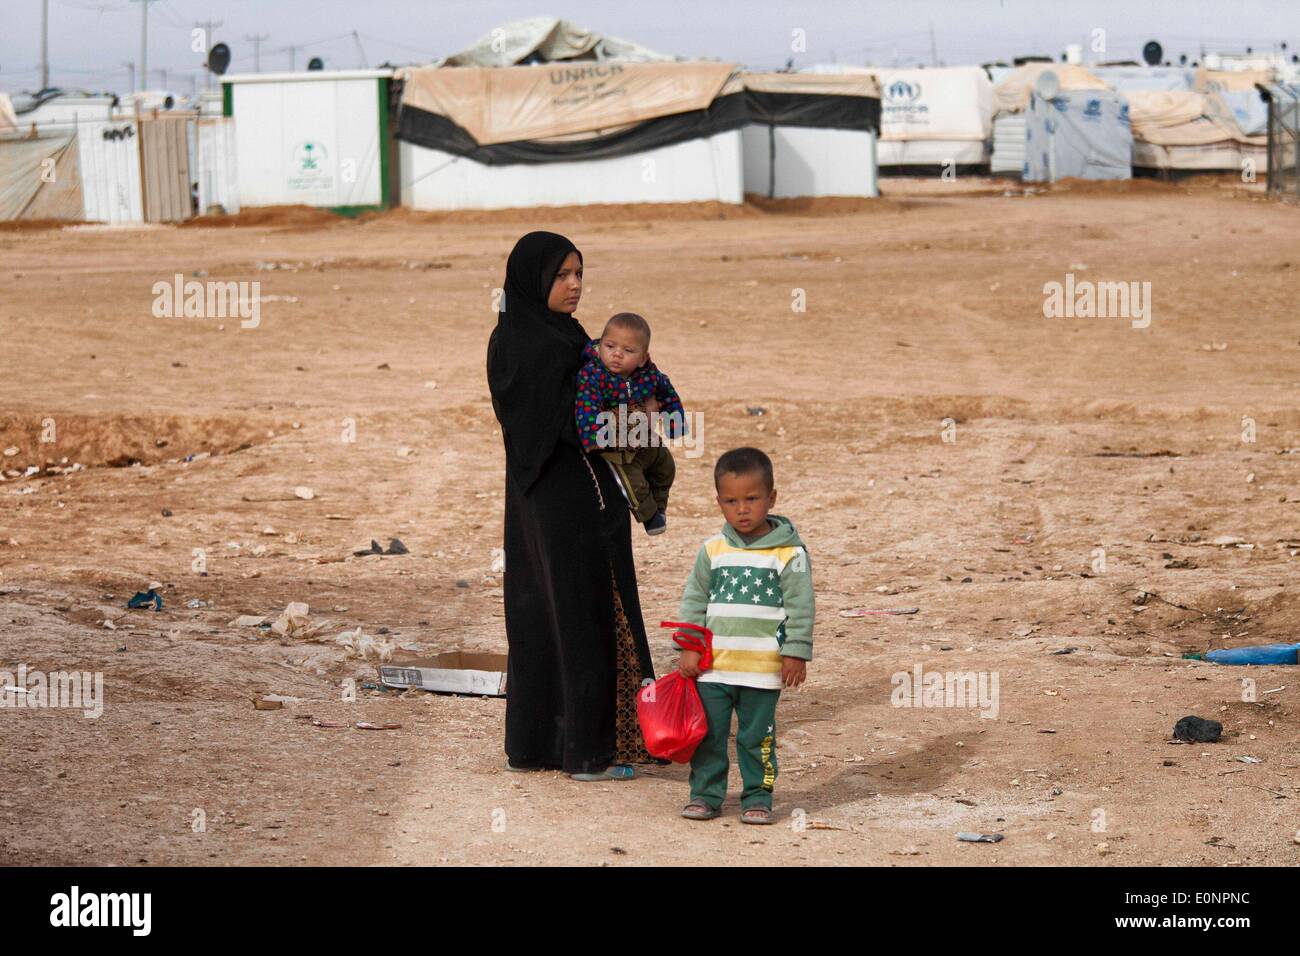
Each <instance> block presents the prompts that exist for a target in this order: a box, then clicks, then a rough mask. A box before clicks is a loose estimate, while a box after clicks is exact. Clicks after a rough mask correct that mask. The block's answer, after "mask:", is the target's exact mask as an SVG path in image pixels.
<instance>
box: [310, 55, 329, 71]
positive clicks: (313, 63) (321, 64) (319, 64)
mask: <svg viewBox="0 0 1300 956" xmlns="http://www.w3.org/2000/svg"><path fill="white" fill-rule="evenodd" d="M307 69H309V70H323V69H325V61H324V60H322V59H321V58H320V57H318V56H314V57H312V58H311V59H310V60H308V61H307Z"/></svg>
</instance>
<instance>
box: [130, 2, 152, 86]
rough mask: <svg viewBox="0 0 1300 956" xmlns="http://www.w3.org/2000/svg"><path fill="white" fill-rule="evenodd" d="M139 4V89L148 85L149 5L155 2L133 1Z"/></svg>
mask: <svg viewBox="0 0 1300 956" xmlns="http://www.w3.org/2000/svg"><path fill="white" fill-rule="evenodd" d="M133 2H134V3H138V4H140V89H141V90H144V88H145V87H146V86H148V85H149V4H151V3H156V2H157V0H133Z"/></svg>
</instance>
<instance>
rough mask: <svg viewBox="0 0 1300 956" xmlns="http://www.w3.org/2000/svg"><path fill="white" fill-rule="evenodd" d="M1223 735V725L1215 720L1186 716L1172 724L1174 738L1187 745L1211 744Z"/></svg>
mask: <svg viewBox="0 0 1300 956" xmlns="http://www.w3.org/2000/svg"><path fill="white" fill-rule="evenodd" d="M1222 735H1223V724H1221V723H1219V722H1218V721H1217V720H1206V719H1204V718H1203V717H1194V716H1188V717H1184V718H1183V719H1182V720H1180V721H1178V723H1176V724H1174V736H1175V737H1176V738H1178V739H1179V740H1182V741H1185V742H1187V743H1189V744H1190V743H1207V744H1212V743H1214V742H1215V741H1216V740H1218V739H1219V738H1220V737H1221V736H1222Z"/></svg>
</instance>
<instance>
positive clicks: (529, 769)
mask: <svg viewBox="0 0 1300 956" xmlns="http://www.w3.org/2000/svg"><path fill="white" fill-rule="evenodd" d="M506 769H507V770H509V771H510V772H511V773H536V772H538V771H539V770H544V769H545V768H544V767H516V766H515V765H514V764H512V763H511V762H510V761H509V760H507V761H506Z"/></svg>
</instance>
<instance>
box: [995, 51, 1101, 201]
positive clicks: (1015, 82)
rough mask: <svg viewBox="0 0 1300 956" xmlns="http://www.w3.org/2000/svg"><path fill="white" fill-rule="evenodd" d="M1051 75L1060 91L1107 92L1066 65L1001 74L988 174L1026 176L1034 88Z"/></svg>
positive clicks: (1028, 66)
mask: <svg viewBox="0 0 1300 956" xmlns="http://www.w3.org/2000/svg"><path fill="white" fill-rule="evenodd" d="M1048 71H1050V72H1051V77H1052V79H1053V81H1054V82H1053V86H1054V87H1055V88H1056V89H1058V90H1064V91H1071V90H1104V89H1105V88H1106V84H1105V83H1103V82H1102V81H1101V80H1100V79H1098V78H1097V77H1096V76H1094V75H1093V74H1092V73H1091V72H1090V71H1089V70H1087V69H1085V68H1084V67H1081V66H1076V65H1073V64H1068V63H1063V64H1054V63H1038V62H1035V63H1025V64H1022V65H1021V66H1018V67H1016V68H1015V69H1013V70H1010V71H1006V72H1001V73H1000V75H1001V80H1000V81H999V82H998V84H997V85H996V86H995V87H994V88H993V99H994V106H995V109H996V111H997V112H996V114H995V115H994V117H993V124H992V125H993V153H992V157H991V158H990V160H989V171H990V172H992V173H1007V174H1011V175H1014V176H1023V175H1024V172H1025V158H1026V153H1025V127H1026V113H1027V111H1028V109H1029V102H1030V99H1031V97H1032V95H1033V91H1034V86H1035V84H1036V83H1038V81H1039V79H1040V77H1042V75H1043V74H1044V73H1045V72H1048Z"/></svg>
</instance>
